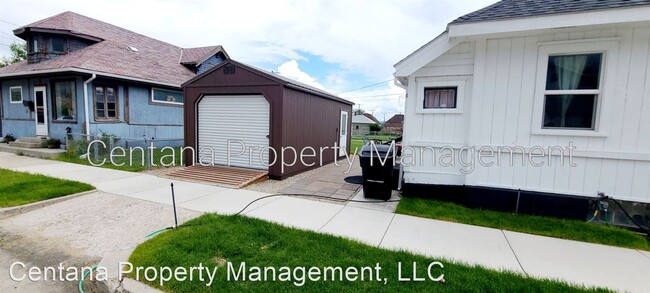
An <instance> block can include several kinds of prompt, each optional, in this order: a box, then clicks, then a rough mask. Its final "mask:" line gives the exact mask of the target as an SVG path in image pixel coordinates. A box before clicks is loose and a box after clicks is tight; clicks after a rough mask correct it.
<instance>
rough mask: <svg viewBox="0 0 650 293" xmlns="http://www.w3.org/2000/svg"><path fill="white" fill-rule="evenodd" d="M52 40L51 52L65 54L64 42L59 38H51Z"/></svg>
mask: <svg viewBox="0 0 650 293" xmlns="http://www.w3.org/2000/svg"><path fill="white" fill-rule="evenodd" d="M50 40H52V51H54V52H65V40H64V39H61V38H51V39H50Z"/></svg>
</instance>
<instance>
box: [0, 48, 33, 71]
mask: <svg viewBox="0 0 650 293" xmlns="http://www.w3.org/2000/svg"><path fill="white" fill-rule="evenodd" d="M9 50H11V57H6V56H3V57H2V58H0V67H5V66H7V65H11V64H14V63H18V62H20V61H22V60H25V59H27V44H18V43H16V42H14V43H11V45H9Z"/></svg>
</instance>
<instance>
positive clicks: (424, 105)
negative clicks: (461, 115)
mask: <svg viewBox="0 0 650 293" xmlns="http://www.w3.org/2000/svg"><path fill="white" fill-rule="evenodd" d="M427 90H454V106H453V107H427V106H426V97H427V95H426V94H427ZM457 106H458V87H456V86H444V87H425V88H424V96H423V99H422V108H424V109H456V107H457Z"/></svg>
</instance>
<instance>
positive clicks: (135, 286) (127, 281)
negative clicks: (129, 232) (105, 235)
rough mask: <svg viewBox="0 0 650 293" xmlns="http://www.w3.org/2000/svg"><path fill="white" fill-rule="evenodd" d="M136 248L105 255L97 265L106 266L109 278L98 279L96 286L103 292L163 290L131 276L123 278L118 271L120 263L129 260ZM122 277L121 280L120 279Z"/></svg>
mask: <svg viewBox="0 0 650 293" xmlns="http://www.w3.org/2000/svg"><path fill="white" fill-rule="evenodd" d="M133 250H135V248H130V249H124V250H120V251H117V252H114V253H111V254H109V255H106V256H104V258H102V260H101V261H100V262H99V264H97V266H100V267H105V268H106V269H107V270H108V279H107V280H106V281H96V282H95V285H96V288H99V289H100V291H102V292H112V293H130V292H138V293H139V292H147V293H149V292H151V293H157V292H162V291H160V290H158V289H156V288H153V287H151V286H149V285H146V284H144V283H140V282H138V281H136V280H134V279H131V278H122V276H119V275H118V274H117V273H118V271H119V268H118V266H119V263H120V262H126V261H128V260H129V256H131V253H133ZM120 279H121V280H120Z"/></svg>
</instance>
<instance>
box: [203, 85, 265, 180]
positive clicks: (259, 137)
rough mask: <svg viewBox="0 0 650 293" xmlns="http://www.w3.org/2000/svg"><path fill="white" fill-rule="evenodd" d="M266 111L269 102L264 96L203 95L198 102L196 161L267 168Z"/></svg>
mask: <svg viewBox="0 0 650 293" xmlns="http://www.w3.org/2000/svg"><path fill="white" fill-rule="evenodd" d="M269 113H270V110H269V102H268V101H266V99H265V98H264V97H263V96H205V97H203V99H201V101H200V102H199V105H198V139H199V145H198V147H199V149H198V150H197V151H198V152H199V160H200V161H201V162H202V163H203V164H210V163H214V164H216V165H225V166H233V167H243V168H253V169H263V170H266V169H268V162H269V156H268V148H267V147H268V146H269V138H268V136H269V115H270V114H269ZM228 145H230V150H228ZM211 150H213V151H214V160H212V159H211V158H210V157H211V152H212V151H211Z"/></svg>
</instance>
